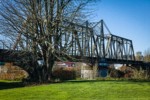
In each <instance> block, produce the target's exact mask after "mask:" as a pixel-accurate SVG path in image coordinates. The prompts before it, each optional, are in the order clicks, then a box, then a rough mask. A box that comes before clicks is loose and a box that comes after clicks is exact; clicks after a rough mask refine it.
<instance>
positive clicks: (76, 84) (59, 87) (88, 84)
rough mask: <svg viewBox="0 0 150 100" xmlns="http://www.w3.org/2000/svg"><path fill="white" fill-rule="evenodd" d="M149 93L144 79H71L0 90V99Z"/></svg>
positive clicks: (134, 99) (76, 99)
mask: <svg viewBox="0 0 150 100" xmlns="http://www.w3.org/2000/svg"><path fill="white" fill-rule="evenodd" d="M0 83H1V82H0ZM0 86H1V85H0ZM5 87H7V86H5ZM149 93H150V82H144V81H141V82H134V81H119V80H118V81H115V80H112V81H100V80H95V81H94V80H93V81H71V82H64V83H57V84H48V85H41V86H32V87H31V86H30V87H22V88H14V89H6V90H0V100H150V95H149Z"/></svg>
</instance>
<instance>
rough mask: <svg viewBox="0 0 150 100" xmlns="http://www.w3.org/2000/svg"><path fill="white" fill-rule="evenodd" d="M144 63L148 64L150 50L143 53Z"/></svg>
mask: <svg viewBox="0 0 150 100" xmlns="http://www.w3.org/2000/svg"><path fill="white" fill-rule="evenodd" d="M144 61H146V62H150V48H148V49H147V50H145V52H144Z"/></svg>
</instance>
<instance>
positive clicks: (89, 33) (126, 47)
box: [0, 20, 144, 64]
mask: <svg viewBox="0 0 150 100" xmlns="http://www.w3.org/2000/svg"><path fill="white" fill-rule="evenodd" d="M63 27H64V30H63V28H62V30H61V35H60V38H61V41H59V44H60V45H59V48H60V50H62V48H67V49H65V51H64V52H65V53H66V54H68V55H70V56H71V57H73V58H76V59H78V60H76V61H79V60H80V61H88V62H91V63H94V62H95V61H99V60H100V59H106V60H107V61H108V63H110V64H113V63H118V64H144V62H142V61H136V60H135V56H134V49H133V44H132V40H129V39H126V38H123V37H120V36H116V35H114V34H112V33H111V32H110V31H109V29H108V27H107V26H106V24H105V22H104V21H103V20H100V21H99V22H96V23H89V22H88V21H86V22H85V23H83V24H77V23H71V22H68V21H67V20H65V21H64V23H63ZM1 43H2V42H1ZM1 47H2V48H1V49H0V58H2V59H3V60H4V61H7V57H8V56H9V55H7V54H6V53H8V52H12V50H11V49H8V48H6V47H5V46H4V43H2V45H1ZM6 51H7V52H6ZM61 56H62V55H61Z"/></svg>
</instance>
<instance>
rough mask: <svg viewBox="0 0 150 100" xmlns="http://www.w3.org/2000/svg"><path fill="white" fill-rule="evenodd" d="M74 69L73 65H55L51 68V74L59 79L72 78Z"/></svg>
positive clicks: (74, 75) (74, 76) (73, 77)
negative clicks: (55, 66)
mask: <svg viewBox="0 0 150 100" xmlns="http://www.w3.org/2000/svg"><path fill="white" fill-rule="evenodd" d="M75 73H76V72H75V69H74V68H73V67H57V68H54V69H53V76H54V78H56V79H60V80H72V79H75V78H76V74H75Z"/></svg>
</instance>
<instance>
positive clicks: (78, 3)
mask: <svg viewBox="0 0 150 100" xmlns="http://www.w3.org/2000/svg"><path fill="white" fill-rule="evenodd" d="M89 3H90V0H3V1H1V4H0V23H1V24H0V26H1V31H0V33H1V34H2V35H6V36H7V37H9V39H10V40H11V41H12V43H13V47H12V48H13V49H14V50H15V49H16V48H17V46H19V50H22V51H24V52H30V53H28V54H27V53H24V54H26V55H23V54H22V55H23V56H24V57H23V58H22V59H20V60H19V62H20V64H21V65H20V66H22V67H23V68H24V69H25V70H26V71H27V72H28V73H29V79H30V80H31V81H36V82H45V81H48V80H51V77H52V74H51V71H52V67H53V64H54V61H55V60H56V59H59V58H58V54H60V52H61V54H63V53H64V52H62V51H65V50H64V49H65V47H63V46H62V45H60V37H61V34H62V32H61V31H62V30H65V29H66V28H67V26H69V25H70V24H71V23H72V22H73V23H76V22H79V21H81V19H82V18H83V17H85V15H86V13H85V7H86V6H87V4H89ZM64 21H67V22H70V23H69V24H67V25H66V26H65V23H64ZM62 49H63V50H62ZM64 55H66V54H65V53H64ZM39 57H40V59H42V61H43V62H44V63H43V64H41V66H39V65H38V63H37V61H38V59H39Z"/></svg>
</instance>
